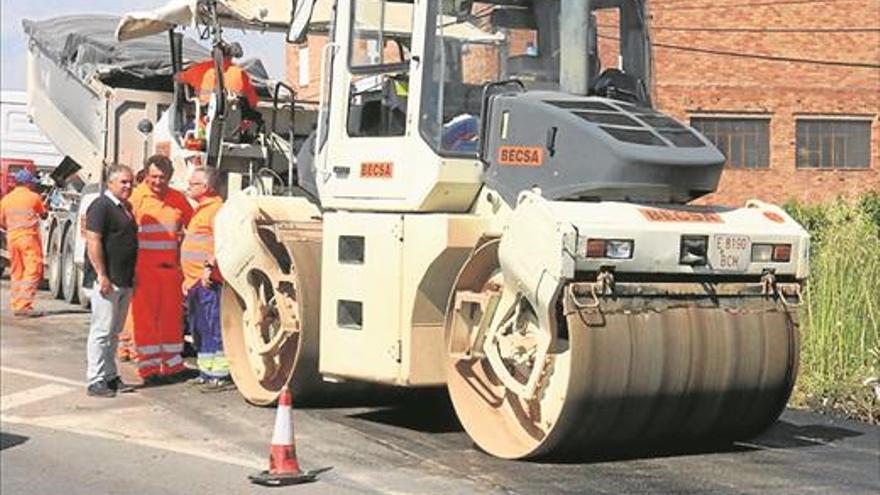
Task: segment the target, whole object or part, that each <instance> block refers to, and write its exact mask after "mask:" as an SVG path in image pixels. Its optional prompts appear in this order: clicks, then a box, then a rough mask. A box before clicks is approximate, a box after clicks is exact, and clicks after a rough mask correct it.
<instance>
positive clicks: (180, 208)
mask: <svg viewBox="0 0 880 495" xmlns="http://www.w3.org/2000/svg"><path fill="white" fill-rule="evenodd" d="M130 201H131V205H132V209H133V210H134V216H135V220H136V221H137V224H138V257H137V264H138V265H139V266H158V265H164V266H168V265H170V266H179V251H178V246H179V244H180V238H181V234H182V232H183V229H184V227H186V225H187V224H188V223H189V221H190V219H191V218H192V213H193V210H192V206H190V204H189V202H188V201H187V200H186V196H184V195H183V193H181V192H180V191H177V190H174V189H169V190H168V192H166V193H165V196H164V197H159V196H158V195H157V194H155V193H153V191H151V190H150V187H149V186H148V185H147V184H146V183H142V184H141V185H139V186H138V187H136V188H135V190H134V192H132V194H131V199H130Z"/></svg>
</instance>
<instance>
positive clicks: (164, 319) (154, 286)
mask: <svg viewBox="0 0 880 495" xmlns="http://www.w3.org/2000/svg"><path fill="white" fill-rule="evenodd" d="M182 283H183V274H182V273H181V271H180V267H173V268H163V267H155V266H147V267H142V266H138V267H136V269H135V285H134V296H133V297H132V301H131V319H132V321H133V322H134V328H133V332H132V337H133V339H132V340H133V341H134V350H135V356H134V359H135V363H136V364H137V369H138V375H140V377H141V378H146V377H149V376H153V375H164V376H170V375H174V374H177V373H180V372H181V371H183V370H184V369H185V367H184V365H183V357H182V356H181V353H182V352H183V293H182V292H181V290H180V287H181V284H182Z"/></svg>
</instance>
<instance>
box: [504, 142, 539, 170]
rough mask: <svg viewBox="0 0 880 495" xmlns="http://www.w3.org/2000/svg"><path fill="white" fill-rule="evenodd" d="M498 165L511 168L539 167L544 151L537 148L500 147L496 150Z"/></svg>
mask: <svg viewBox="0 0 880 495" xmlns="http://www.w3.org/2000/svg"><path fill="white" fill-rule="evenodd" d="M498 163H499V164H501V165H505V166H513V167H540V166H541V165H543V164H544V151H543V150H542V149H541V148H540V147H538V146H502V147H500V148H498Z"/></svg>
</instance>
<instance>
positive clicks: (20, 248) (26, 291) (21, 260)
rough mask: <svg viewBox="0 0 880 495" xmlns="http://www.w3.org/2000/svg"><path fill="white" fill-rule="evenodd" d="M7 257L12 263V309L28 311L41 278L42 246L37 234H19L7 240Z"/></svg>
mask: <svg viewBox="0 0 880 495" xmlns="http://www.w3.org/2000/svg"><path fill="white" fill-rule="evenodd" d="M9 258H10V263H11V265H12V267H11V271H10V274H9V278H10V284H9V289H10V293H11V294H10V297H9V302H10V305H11V306H12V311H14V312H19V311H30V310H32V309H33V308H34V296H36V294H37V289H38V288H39V286H40V281H42V280H43V247H42V246H41V245H40V237H39V236H37V235H26V236H21V237H19V238H17V239H10V240H9Z"/></svg>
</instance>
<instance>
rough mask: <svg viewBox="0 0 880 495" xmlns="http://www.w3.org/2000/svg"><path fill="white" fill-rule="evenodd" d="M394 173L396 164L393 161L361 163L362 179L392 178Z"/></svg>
mask: <svg viewBox="0 0 880 495" xmlns="http://www.w3.org/2000/svg"><path fill="white" fill-rule="evenodd" d="M393 175H394V164H393V163H391V162H364V163H361V178H362V179H390V178H391V177H392V176H393Z"/></svg>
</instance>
